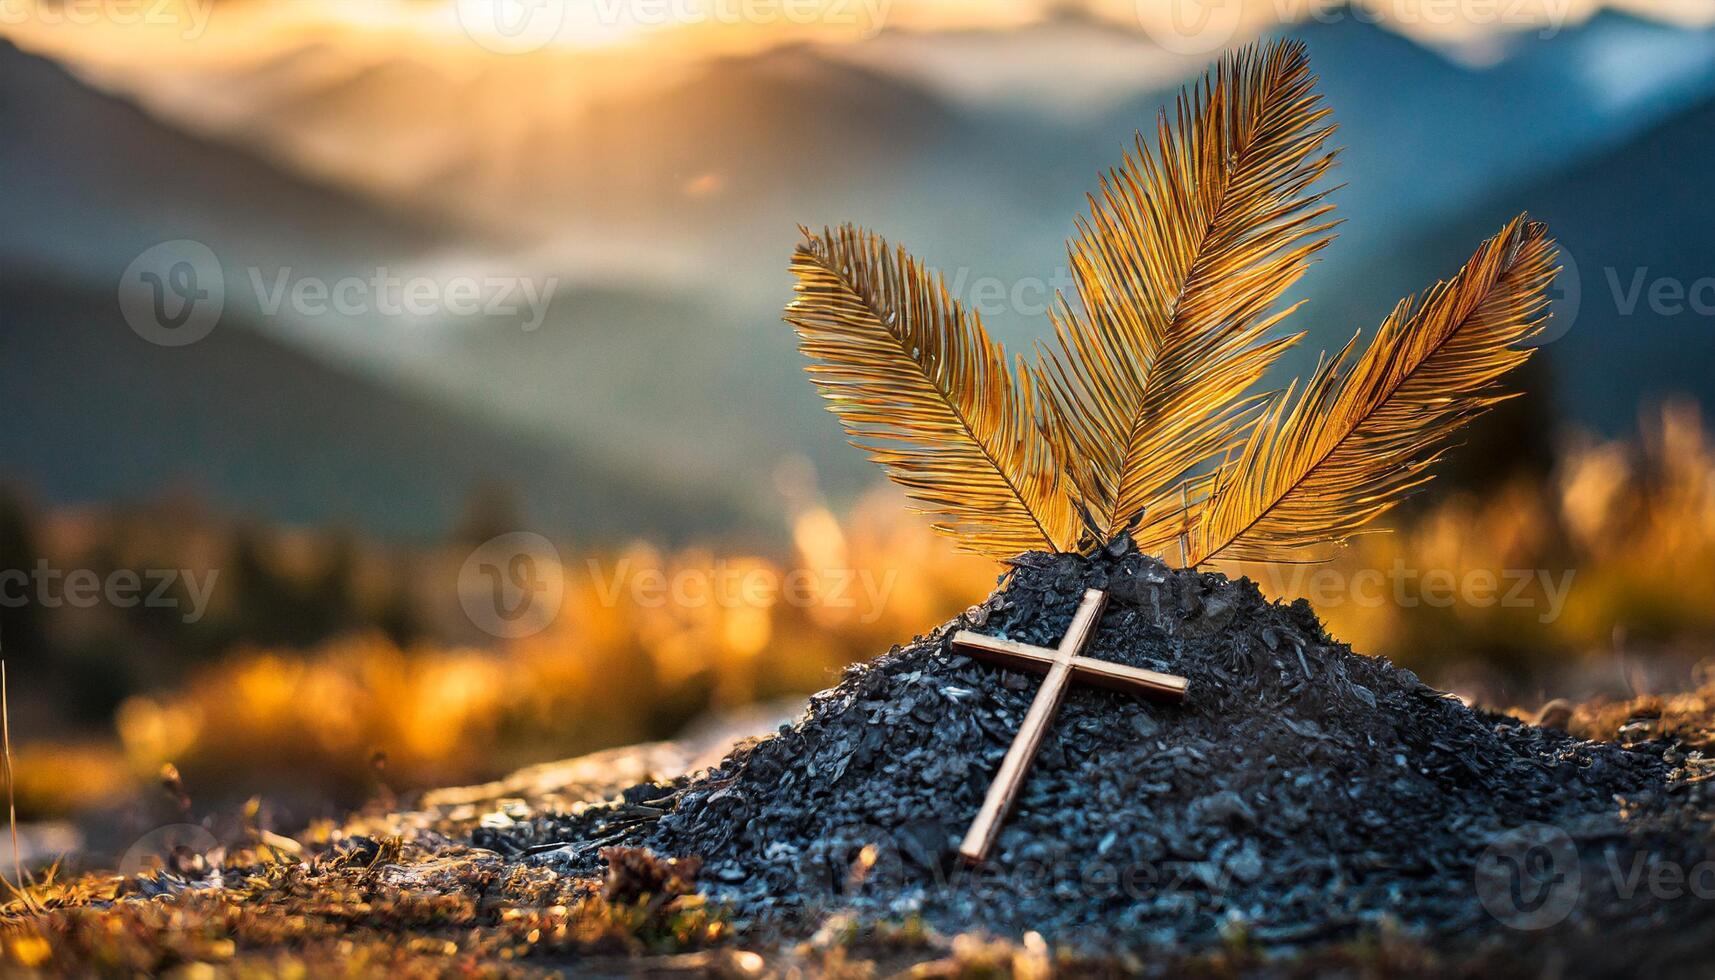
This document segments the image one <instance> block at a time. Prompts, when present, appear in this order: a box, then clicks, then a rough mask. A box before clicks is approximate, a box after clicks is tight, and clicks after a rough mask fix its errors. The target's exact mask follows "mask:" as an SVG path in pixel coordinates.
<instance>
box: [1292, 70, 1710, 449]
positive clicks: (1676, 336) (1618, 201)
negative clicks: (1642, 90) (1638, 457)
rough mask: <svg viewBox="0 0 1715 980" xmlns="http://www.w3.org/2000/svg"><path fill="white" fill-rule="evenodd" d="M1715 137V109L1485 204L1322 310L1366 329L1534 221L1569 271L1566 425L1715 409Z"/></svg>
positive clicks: (1561, 403) (1557, 378) (1552, 365)
mask: <svg viewBox="0 0 1715 980" xmlns="http://www.w3.org/2000/svg"><path fill="white" fill-rule="evenodd" d="M1711 132H1715V100H1710V101H1706V102H1704V103H1703V104H1701V105H1698V106H1695V107H1693V108H1691V109H1689V110H1686V111H1684V112H1682V113H1679V114H1677V115H1675V116H1674V117H1672V118H1671V119H1669V120H1667V121H1666V122H1663V123H1661V124H1660V125H1658V126H1656V127H1655V128H1653V129H1651V130H1650V131H1648V132H1646V133H1643V134H1641V135H1639V136H1637V137H1636V138H1634V139H1633V140H1631V141H1630V142H1628V143H1626V144H1625V145H1623V146H1620V147H1617V148H1615V149H1612V150H1610V151H1608V152H1606V153H1603V154H1601V155H1599V156H1597V157H1595V158H1594V159H1590V160H1585V161H1583V162H1581V163H1578V164H1577V165H1575V166H1573V167H1570V168H1568V169H1567V170H1565V171H1563V172H1561V173H1557V174H1553V175H1551V176H1549V177H1546V178H1544V179H1541V180H1537V181H1530V182H1523V183H1521V184H1519V185H1518V186H1515V187H1512V188H1508V189H1505V190H1502V191H1496V192H1493V193H1491V194H1489V195H1486V196H1485V197H1484V198H1483V199H1482V200H1481V201H1480V202H1479V203H1476V204H1474V205H1469V206H1467V207H1464V208H1462V209H1460V210H1459V211H1458V212H1457V213H1456V214H1455V215H1453V216H1450V217H1448V218H1446V219H1445V220H1443V221H1442V222H1440V223H1438V224H1437V225H1436V226H1434V227H1432V228H1430V229H1427V230H1425V231H1423V232H1420V233H1419V234H1417V235H1414V236H1412V237H1410V238H1409V239H1407V240H1406V241H1403V242H1400V243H1398V244H1396V245H1395V246H1394V247H1392V248H1390V249H1388V250H1387V251H1385V252H1383V253H1379V254H1378V255H1376V256H1375V258H1374V259H1373V260H1372V262H1371V263H1370V264H1369V265H1368V266H1367V267H1366V268H1365V269H1364V270H1363V271H1362V272H1361V273H1360V274H1358V275H1356V276H1354V277H1352V280H1351V282H1352V286H1353V288H1351V289H1350V290H1349V291H1348V292H1347V293H1346V294H1345V295H1344V296H1343V297H1341V298H1339V299H1337V300H1330V301H1329V302H1328V303H1325V304H1321V306H1322V311H1323V312H1324V313H1325V314H1326V313H1332V315H1333V316H1335V317H1336V318H1340V319H1347V320H1348V321H1355V320H1356V318H1357V317H1359V316H1361V315H1363V314H1365V313H1366V312H1368V311H1369V310H1370V309H1373V308H1375V307H1376V306H1377V304H1386V303H1388V302H1391V300H1390V299H1389V298H1388V297H1395V298H1397V296H1399V295H1403V294H1405V293H1406V292H1410V291H1415V290H1421V289H1422V288H1423V287H1424V286H1427V285H1428V283H1429V280H1426V279H1423V278H1421V277H1419V278H1416V279H1415V280H1414V279H1413V276H1414V274H1415V271H1416V270H1419V269H1423V268H1433V269H1437V270H1439V271H1438V272H1437V273H1436V275H1437V277H1441V278H1444V277H1445V276H1447V275H1448V274H1450V273H1452V272H1453V271H1454V270H1455V269H1457V268H1458V266H1459V263H1460V262H1462V261H1464V259H1465V258H1466V257H1467V256H1468V255H1469V254H1470V252H1471V250H1472V249H1473V248H1474V247H1475V245H1476V243H1477V242H1478V241H1479V240H1480V239H1481V238H1483V237H1485V236H1488V235H1492V234H1494V232H1495V231H1496V229H1498V228H1499V227H1500V226H1501V224H1502V223H1504V222H1505V221H1506V220H1507V219H1508V218H1511V217H1512V216H1513V215H1516V214H1518V213H1519V212H1521V211H1529V212H1530V214H1531V215H1532V216H1533V217H1536V218H1540V219H1541V220H1543V221H1546V222H1548V226H1549V229H1550V231H1551V232H1552V233H1553V235H1554V237H1555V238H1556V239H1557V240H1558V241H1559V242H1560V244H1561V247H1562V259H1561V261H1562V263H1563V264H1564V265H1565V266H1566V271H1565V272H1563V273H1562V279H1561V283H1560V284H1559V287H1558V288H1557V290H1556V292H1557V295H1556V296H1555V300H1554V310H1555V315H1556V320H1555V322H1553V323H1552V324H1551V326H1550V329H1549V332H1548V333H1547V335H1546V339H1547V341H1548V342H1547V344H1546V345H1545V346H1544V348H1543V353H1542V358H1543V359H1544V361H1545V362H1546V365H1547V367H1548V369H1549V373H1550V375H1551V377H1552V383H1553V387H1554V391H1555V394H1556V403H1557V407H1558V409H1559V412H1558V414H1559V415H1560V416H1561V417H1562V418H1565V419H1569V420H1572V421H1576V422H1578V423H1581V424H1584V425H1586V426H1589V427H1592V428H1595V429H1598V430H1601V431H1605V432H1608V433H1617V432H1622V431H1627V430H1629V429H1630V428H1631V427H1632V425H1633V423H1634V422H1635V420H1636V418H1637V412H1638V409H1639V406H1640V404H1641V403H1648V402H1651V401H1660V400H1662V399H1663V398H1665V397H1667V396H1669V395H1672V394H1686V395H1690V396H1692V397H1694V398H1696V399H1697V400H1699V401H1700V402H1701V403H1702V404H1703V405H1704V406H1705V407H1707V406H1709V405H1712V404H1715V374H1712V373H1711V371H1710V366H1711V365H1715V330H1712V329H1710V327H1711V323H1715V238H1712V237H1711V236H1710V233H1709V229H1710V228H1712V227H1715V199H1712V198H1711V197H1710V195H1709V194H1708V193H1707V192H1706V190H1705V188H1704V187H1703V186H1702V181H1701V180H1700V179H1699V178H1696V177H1693V176H1691V175H1696V174H1707V173H1711V172H1715V141H1712V140H1711V139H1710V137H1709V134H1710V133H1711ZM1357 322H1362V321H1357ZM1366 325H1367V324H1366Z"/></svg>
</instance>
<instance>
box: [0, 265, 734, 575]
mask: <svg viewBox="0 0 1715 980" xmlns="http://www.w3.org/2000/svg"><path fill="white" fill-rule="evenodd" d="M0 390H4V391H5V392H6V414H7V422H8V424H7V425H6V426H4V427H3V429H0V459H3V460H5V466H4V470H3V471H0V476H3V478H4V479H6V480H8V481H13V482H17V483H21V484H22V485H24V486H25V487H27V488H29V489H31V490H32V491H33V492H35V493H36V494H38V495H40V496H42V497H44V498H46V499H48V500H51V501H56V502H86V501H124V500H133V499H137V498H138V497H140V496H143V495H149V494H155V493H159V492H160V491H161V489H162V488H181V489H186V490H190V491H192V492H195V493H197V494H199V495H200V496H201V497H203V498H204V499H206V500H208V501H209V502H211V503H212V504H214V505H216V506H217V507H220V508H222V509H228V510H231V511H235V512H237V513H240V514H244V515H248V516H260V517H267V518H272V519H275V520H282V521H288V522H318V523H322V522H334V523H343V524H348V525H352V526H356V527H360V528H364V529H367V530H370V531H374V532H378V533H382V534H389V535H396V536H402V537H423V536H428V535H432V534H436V533H439V532H442V531H445V530H447V529H448V528H450V527H451V526H452V524H453V522H454V521H455V519H456V518H457V517H458V515H459V513H460V509H461V507H462V506H463V505H464V504H465V503H466V500H467V495H468V494H469V493H470V492H471V491H472V490H473V489H475V488H477V487H480V486H483V485H486V484H493V483H500V484H506V485H509V486H511V487H512V488H514V489H515V491H516V493H517V496H518V498H519V500H520V503H521V506H522V508H523V511H524V515H525V516H526V518H527V519H528V520H529V521H530V523H531V524H532V526H534V527H537V528H540V529H543V530H549V531H554V532H559V533H570V534H573V535H576V536H577V537H578V538H579V539H580V540H586V541H588V540H600V541H615V540H623V539H624V538H626V537H628V536H629V535H631V534H633V533H634V532H635V530H636V529H637V528H649V529H650V530H651V531H652V532H655V533H658V534H661V535H664V536H668V537H681V538H682V537H684V536H685V535H688V534H691V533H693V532H704V533H709V532H714V533H726V532H732V531H736V530H740V529H742V528H743V527H746V526H752V525H745V524H744V523H743V522H742V521H740V520H739V519H738V517H737V511H738V508H737V507H735V506H734V505H733V504H732V503H731V502H730V500H727V499H723V498H722V497H721V495H719V494H710V493H709V492H707V491H706V490H700V489H695V488H692V489H683V490H681V489H679V488H677V487H675V486H673V485H671V484H665V483H662V484H659V485H643V484H640V483H638V482H635V481H632V480H629V479H627V478H624V477H621V476H619V475H617V472H616V470H615V468H614V466H613V465H612V462H611V461H610V460H602V459H597V458H595V457H593V456H592V455H588V454H585V455H579V454H576V453H572V452H568V451H566V450H564V449H563V448H562V447H560V446H558V445H556V444H554V443H551V442H548V441H546V440H540V439H531V438H528V437H525V436H521V435H517V434H513V433H510V432H507V431H505V430H502V429H499V428H496V427H494V426H491V425H488V424H485V423H482V422H479V421H476V420H473V419H472V418H470V417H468V416H467V415H465V414H463V413H461V412H458V411H455V410H451V409H448V408H446V407H444V406H441V405H437V404H435V403H433V402H431V401H428V400H425V399H422V398H417V397H412V396H409V395H406V394H402V393H400V392H398V391H396V390H392V389H390V388H388V387H385V386H383V385H380V384H377V383H375V382H373V381H370V380H368V379H365V378H363V377H361V376H359V375H357V374H354V373H352V372H350V371H347V370H343V369H339V368H335V367H332V366H330V365H328V364H327V363H325V362H323V361H321V360H319V359H316V358H314V357H311V356H309V355H306V354H303V353H301V352H299V351H296V350H294V349H292V348H291V347H289V346H286V345H284V344H281V343H279V342H277V341H274V340H272V339H270V338H269V337H267V336H266V335H265V334H263V333H261V332H260V331H257V330H254V329H248V328H246V327H244V326H241V325H239V324H237V323H233V322H231V318H230V316H229V317H228V318H227V319H226V320H223V321H222V323H221V324H220V325H219V327H218V328H217V329H215V330H214V331H213V332H212V333H211V334H209V335H208V336H207V337H206V338H204V339H203V340H201V341H198V342H197V343H194V344H191V345H189V346H185V347H178V348H167V347H158V346H155V345H152V344H149V343H147V342H145V341H144V340H142V339H141V338H139V337H138V336H137V335H135V334H133V333H132V332H131V331H130V329H129V328H127V326H126V325H125V323H124V321H123V320H122V319H121V318H120V317H119V315H118V310H117V309H116V304H115V301H114V298H113V296H112V295H111V294H106V293H93V292H88V291H84V290H80V289H78V288H76V287H72V286H67V285H64V284H59V283H56V282H55V281H54V280H53V279H52V276H51V274H48V273H28V274H25V275H21V276H16V277H14V276H12V275H8V276H7V277H6V278H5V279H4V280H3V281H0Z"/></svg>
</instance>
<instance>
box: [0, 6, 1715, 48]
mask: <svg viewBox="0 0 1715 980" xmlns="http://www.w3.org/2000/svg"><path fill="white" fill-rule="evenodd" d="M1344 6H1345V5H1344V4H1342V3H1338V2H1335V0H1083V2H1076V0H221V2H217V0H154V2H151V3H148V4H103V3H91V2H84V3H70V4H67V3H63V2H61V0H7V2H6V3H5V4H4V5H3V8H0V33H4V34H7V35H10V36H12V37H15V38H17V39H19V40H20V41H22V42H24V43H26V45H27V46H30V47H33V48H36V49H38V50H41V49H45V50H49V51H52V52H57V53H59V54H62V55H66V56H73V57H75V58H77V59H78V60H84V61H105V62H124V61H132V60H135V59H138V58H141V57H145V56H149V55H151V54H153V53H155V51H156V50H157V48H156V46H158V45H165V46H171V47H175V48H178V49H179V50H180V52H181V53H183V54H184V55H185V56H188V57H197V58H210V59H214V58H221V57H225V56H230V55H231V54H232V53H233V52H234V51H239V50H245V49H252V48H255V47H274V46H277V45H279V44H280V43H282V42H284V41H297V42H302V41H304V40H307V39H309V38H312V37H313V38H314V39H315V40H317V41H320V42H325V43H349V44H357V45H361V44H382V45H386V46H388V47H392V48H394V49H395V50H397V48H398V46H400V44H401V42H409V45H410V46H424V47H437V46H440V45H443V44H445V45H453V46H457V47H461V48H469V49H474V50H473V51H471V52H470V53H472V54H476V53H481V52H486V53H488V54H512V55H516V54H525V53H537V52H546V51H549V50H551V49H560V50H570V51H578V52H583V53H589V52H591V51H598V50H608V51H614V50H618V49H629V50H630V51H631V52H632V53H634V54H635V53H636V51H637V50H638V49H639V48H650V49H655V50H662V49H675V50H680V51H686V50H689V51H694V52H702V53H707V52H730V51H734V50H745V49H754V48H756V47H760V46H767V45H771V44H777V43H783V42H786V41H790V40H817V41H828V42H835V41H850V40H860V39H862V38H864V37H868V36H872V35H873V34H875V33H876V32H877V31H880V30H908V31H933V30H957V29H1004V28H1006V27H1011V26H1018V25H1023V24H1028V23H1032V22H1036V21H1040V20H1042V19H1045V18H1048V17H1052V16H1054V15H1056V14H1057V13H1061V12H1064V11H1067V10H1076V11H1081V12H1085V13H1088V14H1089V15H1091V16H1093V17H1095V18H1097V19H1100V20H1103V21H1106V22H1109V23H1111V24H1114V25H1115V26H1119V27H1124V28H1132V29H1137V30H1140V31H1142V32H1143V33H1145V34H1147V35H1148V36H1150V37H1151V38H1153V39H1155V40H1156V41H1157V42H1158V43H1160V44H1161V45H1162V46H1163V47H1165V48H1168V49H1172V50H1179V49H1194V50H1187V52H1186V53H1199V54H1201V53H1207V52H1208V51H1209V50H1213V49H1214V48H1218V47H1221V46H1224V44H1225V43H1229V42H1231V41H1233V40H1243V39H1244V37H1245V36H1246V35H1249V34H1254V33H1256V32H1257V31H1258V30H1261V29H1263V28H1265V27H1267V26H1269V25H1271V24H1274V23H1280V22H1292V21H1298V20H1303V19H1305V18H1308V17H1318V16H1321V17H1326V16H1335V14H1332V13H1330V11H1333V10H1336V9H1339V8H1342V7H1344ZM1603 8H1608V9H1616V10H1624V11H1628V12H1631V13H1636V14H1640V15H1643V16H1649V17H1653V18H1656V19H1660V20H1664V21H1669V22H1675V23H1682V24H1688V25H1691V24H1708V23H1711V22H1715V3H1711V2H1710V0H1357V2H1356V3H1355V4H1354V12H1353V13H1348V14H1345V15H1346V16H1363V17H1368V18H1373V19H1375V20H1376V21H1377V22H1378V23H1381V24H1384V25H1385V26H1388V27H1389V28H1390V29H1393V30H1397V31H1399V32H1400V33H1403V34H1407V35H1410V36H1413V37H1416V38H1418V39H1420V40H1424V41H1438V42H1457V41H1463V40H1470V39H1473V38H1478V37H1482V36H1485V35H1490V34H1494V33H1500V32H1508V31H1521V30H1536V29H1541V28H1542V27H1544V26H1550V27H1552V26H1559V25H1564V24H1570V23H1577V22H1579V21H1582V20H1584V19H1586V18H1588V17H1589V16H1590V15H1591V14H1593V13H1595V12H1596V11H1597V10H1600V9H1603ZM107 10H111V11H112V12H111V13H104V11H107ZM119 11H126V13H120V12H119ZM203 42H208V43H203ZM472 42H475V43H474V44H473V43H472Z"/></svg>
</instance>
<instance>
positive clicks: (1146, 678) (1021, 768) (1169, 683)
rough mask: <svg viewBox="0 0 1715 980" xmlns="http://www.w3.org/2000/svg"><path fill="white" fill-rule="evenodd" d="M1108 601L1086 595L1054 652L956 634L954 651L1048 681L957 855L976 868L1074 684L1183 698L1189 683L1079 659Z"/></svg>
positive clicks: (1092, 591)
mask: <svg viewBox="0 0 1715 980" xmlns="http://www.w3.org/2000/svg"><path fill="white" fill-rule="evenodd" d="M1107 601H1108V594H1107V593H1106V592H1102V591H1100V590H1098V589H1090V590H1088V591H1087V592H1085V593H1084V601H1083V602H1081V603H1079V604H1078V611H1077V612H1076V613H1074V614H1073V616H1072V625H1071V626H1068V627H1067V628H1066V635H1065V636H1063V637H1061V638H1060V645H1059V646H1058V647H1055V648H1054V649H1049V648H1047V647H1033V646H1030V645H1029V644H1025V643H1019V642H1017V641H1014V640H1003V639H1001V638H999V637H996V636H984V635H982V634H981V633H972V632H971V631H970V630H960V631H959V632H957V633H955V634H953V648H954V649H956V650H958V651H959V652H961V653H965V654H969V655H970V656H972V657H975V658H976V659H978V660H984V661H987V662H989V663H992V664H998V665H999V666H1002V667H1010V668H1012V669H1014V670H1024V671H1029V672H1030V673H1033V674H1042V675H1044V677H1045V678H1046V679H1045V680H1043V682H1042V686H1041V687H1040V688H1037V690H1036V699H1035V700H1033V701H1031V702H1030V710H1029V711H1028V712H1027V713H1026V714H1025V716H1024V724H1023V725H1021V726H1019V729H1018V734H1017V735H1016V736H1014V737H1013V740H1012V747H1011V748H1009V749H1007V750H1006V758H1005V759H1002V760H1001V763H1000V771H999V772H997V773H995V777H994V782H993V783H990V784H989V791H988V796H987V797H986V798H984V800H983V808H982V809H981V810H979V811H977V818H976V819H975V820H973V821H971V829H970V830H969V831H967V832H966V833H965V840H964V843H962V844H960V845H959V854H960V855H962V856H963V857H964V858H965V860H967V861H970V862H972V863H978V862H981V861H982V860H983V859H984V858H986V857H987V856H988V852H989V848H990V847H992V846H993V845H994V839H995V835H996V834H998V833H999V832H1000V822H1001V820H1002V819H1004V818H1005V817H1006V814H1007V811H1008V810H1011V809H1012V803H1013V800H1014V799H1016V798H1017V797H1018V788H1019V787H1020V786H1022V785H1023V784H1024V773H1025V770H1026V769H1028V768H1029V767H1030V760H1031V759H1033V758H1035V756H1036V748H1037V746H1038V745H1040V744H1042V736H1043V734H1044V733H1045V732H1047V731H1048V724H1049V723H1050V722H1052V721H1053V720H1054V715H1055V713H1056V712H1058V711H1059V710H1060V701H1061V700H1062V699H1063V698H1064V697H1065V696H1066V688H1067V687H1068V686H1069V685H1070V684H1071V682H1072V681H1073V680H1080V681H1084V682H1086V683H1089V684H1094V685H1097V686H1099V687H1105V688H1109V689H1110V690H1115V691H1123V692H1125V693H1127V694H1144V695H1155V696H1157V697H1165V698H1167V699H1169V700H1172V701H1179V700H1182V699H1183V698H1184V697H1185V688H1186V686H1187V685H1188V683H1189V682H1188V681H1187V680H1186V679H1185V678H1183V677H1179V676H1177V675H1175V674H1163V673H1159V672H1157V671H1153V670H1143V669H1141V668H1138V667H1127V666H1125V665H1124V664H1116V663H1110V662H1108V661H1106V660H1094V659H1092V658H1090V657H1084V656H1080V655H1079V651H1080V650H1082V649H1083V648H1084V645H1085V644H1086V643H1088V642H1089V639H1090V636H1091V635H1092V634H1093V633H1094V632H1095V629H1096V620H1098V619H1100V618H1101V617H1102V607H1103V606H1105V605H1107Z"/></svg>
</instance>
